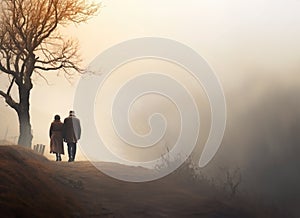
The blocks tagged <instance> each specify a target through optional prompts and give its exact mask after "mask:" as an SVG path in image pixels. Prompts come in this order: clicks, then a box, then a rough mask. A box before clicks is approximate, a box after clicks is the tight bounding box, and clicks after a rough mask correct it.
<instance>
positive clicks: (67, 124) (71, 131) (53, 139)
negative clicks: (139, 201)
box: [49, 111, 81, 162]
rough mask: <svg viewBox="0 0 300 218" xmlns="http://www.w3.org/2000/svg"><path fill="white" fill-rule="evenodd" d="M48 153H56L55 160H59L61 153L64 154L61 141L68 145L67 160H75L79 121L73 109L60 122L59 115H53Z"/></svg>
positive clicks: (79, 133) (78, 137) (79, 129)
mask: <svg viewBox="0 0 300 218" xmlns="http://www.w3.org/2000/svg"><path fill="white" fill-rule="evenodd" d="M49 135H50V153H54V154H56V161H61V156H60V155H61V154H64V146H63V142H66V143H67V145H68V155H69V162H73V161H74V160H75V155H76V143H77V141H78V140H79V139H80V135H81V127H80V121H79V119H78V118H77V117H76V116H75V112H74V111H70V113H69V116H68V117H67V118H66V119H65V120H64V122H63V123H62V122H61V121H60V116H59V115H55V116H54V121H53V122H52V123H51V126H50V131H49Z"/></svg>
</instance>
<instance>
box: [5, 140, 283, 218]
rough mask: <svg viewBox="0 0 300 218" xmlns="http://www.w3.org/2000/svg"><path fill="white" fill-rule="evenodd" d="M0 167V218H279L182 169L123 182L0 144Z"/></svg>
mask: <svg viewBox="0 0 300 218" xmlns="http://www.w3.org/2000/svg"><path fill="white" fill-rule="evenodd" d="M103 166H104V167H106V168H108V169H110V170H124V172H126V170H141V173H142V172H143V169H139V168H136V167H126V166H121V165H119V164H113V163H103ZM0 169H1V170H0V178H1V182H0V216H1V217H213V218H223V217H233V218H234V217H264V218H267V217H272V218H273V217H284V216H285V215H283V214H281V213H280V212H279V211H278V210H275V209H274V208H272V207H269V206H264V205H262V204H260V203H258V202H257V201H255V200H249V199H247V198H245V197H235V198H229V197H228V196H227V195H226V194H225V193H222V191H220V190H218V189H217V188H216V187H215V186H214V185H213V184H212V183H211V182H209V181H208V180H205V179H203V180H202V181H198V180H197V181H194V180H193V179H191V178H187V176H190V175H186V174H185V173H184V172H186V169H179V170H178V171H177V172H175V173H173V174H171V175H169V176H167V177H165V178H163V179H160V180H157V181H153V182H146V183H129V182H122V181H118V180H115V179H113V178H110V177H108V176H106V175H105V174H103V173H101V172H100V171H99V170H97V169H96V168H95V167H94V166H93V165H92V164H90V163H89V162H73V163H68V162H53V161H49V160H48V159H46V158H45V157H43V156H41V155H39V154H36V153H35V152H33V151H31V150H29V149H25V148H23V147H20V146H0ZM223 192H224V191H223Z"/></svg>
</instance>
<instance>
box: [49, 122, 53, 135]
mask: <svg viewBox="0 0 300 218" xmlns="http://www.w3.org/2000/svg"><path fill="white" fill-rule="evenodd" d="M52 129H53V124H52V123H51V125H50V129H49V137H50V138H51V135H52Z"/></svg>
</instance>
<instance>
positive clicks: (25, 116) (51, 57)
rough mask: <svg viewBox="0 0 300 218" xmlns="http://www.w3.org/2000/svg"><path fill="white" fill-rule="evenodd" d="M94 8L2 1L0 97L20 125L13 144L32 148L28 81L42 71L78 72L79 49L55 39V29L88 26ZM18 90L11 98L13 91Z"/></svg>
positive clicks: (76, 0) (60, 0)
mask: <svg viewBox="0 0 300 218" xmlns="http://www.w3.org/2000/svg"><path fill="white" fill-rule="evenodd" d="M98 10H99V4H96V3H87V2H86V0H1V3H0V73H2V74H3V73H4V74H6V75H7V77H8V81H9V84H8V85H7V89H5V90H0V96H2V97H3V98H4V99H5V102H6V103H7V104H8V105H9V106H10V107H11V108H13V109H14V110H15V111H16V112H17V115H18V120H19V131H20V135H19V139H18V144H20V145H24V146H31V142H32V133H31V124H30V113H29V110H30V104H29V100H30V92H31V90H32V88H33V82H32V76H33V75H34V74H37V75H40V76H42V77H43V75H42V72H44V71H56V70H63V71H64V72H65V73H66V74H69V75H70V74H73V73H75V72H81V71H82V70H81V69H80V66H79V63H80V59H79V55H78V45H77V43H76V41H74V40H67V39H66V38H65V37H63V36H62V35H60V33H59V31H58V28H59V27H60V26H66V25H68V24H71V23H75V24H79V23H82V22H85V21H87V20H88V19H89V18H91V17H92V16H93V15H95V14H96V13H97V12H98ZM14 86H16V87H17V88H18V96H16V97H15V98H13V96H12V94H11V90H12V88H13V87H14Z"/></svg>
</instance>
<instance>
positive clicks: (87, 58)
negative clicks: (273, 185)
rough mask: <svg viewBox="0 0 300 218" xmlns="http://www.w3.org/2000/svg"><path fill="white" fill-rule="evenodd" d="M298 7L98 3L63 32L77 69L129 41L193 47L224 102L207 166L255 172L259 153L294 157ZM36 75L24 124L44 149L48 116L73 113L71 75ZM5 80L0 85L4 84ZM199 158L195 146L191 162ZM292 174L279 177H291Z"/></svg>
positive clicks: (7, 129) (11, 119)
mask: <svg viewBox="0 0 300 218" xmlns="http://www.w3.org/2000/svg"><path fill="white" fill-rule="evenodd" d="M299 8H300V1H297V0H288V1H283V0H276V1H271V0H265V1H261V0H260V1H258V0H254V1H238V0H221V1H216V0H213V1H211V0H207V1H202V0H201V1H198V0H190V1H186V2H184V3H183V2H182V1H174V0H172V1H171V0H165V1H158V0H154V1H148V0H147V1H146V0H129V1H121V0H110V1H109V0H106V1H103V8H102V11H101V13H100V14H99V15H98V16H97V17H95V18H94V19H92V20H90V21H89V22H88V23H87V24H82V25H81V26H79V27H74V26H71V27H69V28H68V29H64V30H63V32H64V33H65V34H66V35H67V36H70V37H74V38H76V37H77V38H78V39H79V42H80V45H81V53H82V55H83V64H84V65H85V66H86V65H88V64H89V63H90V62H91V61H92V60H93V58H94V57H95V56H97V55H98V54H99V53H101V52H102V51H103V50H105V49H107V48H109V47H110V46H112V45H114V44H116V43H119V42H122V41H125V40H128V39H132V38H137V37H145V36H158V37H166V38H171V39H174V40H177V41H179V42H181V43H184V44H186V45H188V46H190V47H191V48H193V49H195V50H196V51H197V52H198V53H199V54H200V55H201V56H203V57H204V58H205V59H206V60H207V62H208V63H209V64H210V65H211V66H212V68H213V69H214V70H215V72H216V74H217V75H218V77H219V79H220V81H221V83H222V85H223V88H224V91H225V96H226V99H227V104H228V105H227V106H228V121H227V129H226V132H225V137H224V141H223V144H222V146H221V149H220V151H219V152H218V153H217V156H216V157H215V158H214V160H213V162H212V164H215V166H217V165H219V164H221V163H222V162H223V161H225V162H226V163H229V162H230V163H231V165H238V166H242V167H245V168H247V167H250V166H251V167H253V170H258V169H259V164H264V163H263V162H264V161H266V160H264V159H265V157H264V154H269V153H272V154H274V155H275V157H277V156H278V158H279V159H278V161H279V163H280V164H279V165H281V164H283V163H285V161H287V160H291V159H292V158H288V157H290V156H288V155H292V154H295V153H297V152H298V154H299V149H298V148H296V146H297V145H299V136H297V132H299V131H300V129H299V103H298V102H299V91H300V88H299V87H300V86H299V85H300V79H299V75H298V74H299V71H300V69H299V68H300V66H299V63H300V41H299V38H300V14H299V13H298V12H299ZM44 75H45V76H46V78H47V79H48V82H49V84H50V85H48V84H46V82H45V81H43V79H42V78H39V77H38V76H36V77H35V78H34V89H33V91H32V95H31V118H32V128H33V135H34V138H33V144H36V143H41V144H45V145H47V146H48V144H49V137H48V128H49V125H50V123H51V121H52V120H53V116H54V115H55V114H60V115H61V117H62V118H64V117H66V116H67V115H68V111H69V110H70V109H72V108H73V98H74V93H75V90H76V84H77V82H78V79H79V76H75V77H74V79H73V80H72V82H71V83H70V82H68V81H67V80H66V79H65V78H64V76H63V74H62V73H60V74H59V76H57V74H56V73H52V74H51V75H50V74H49V73H48V72H46V73H45V74H44ZM5 79H6V78H4V77H3V78H2V77H1V82H0V85H1V87H5V86H7V84H6V83H5ZM116 84H117V83H115V85H116ZM297 96H298V97H297ZM198 104H201V102H200V101H199V102H198ZM100 107H101V106H100ZM205 107H207V106H205ZM0 108H1V114H0V120H1V124H0V125H1V129H0V138H2V137H6V138H7V139H8V140H13V141H14V140H15V138H14V137H15V136H17V135H18V127H17V125H18V123H17V118H16V115H15V112H14V111H13V110H12V109H10V108H8V107H5V103H4V102H3V101H2V100H1V101H0ZM171 110H173V109H171ZM204 110H205V111H206V110H207V109H204ZM175 113H176V112H175ZM137 115H138V114H137ZM142 116H144V115H143V114H142ZM80 118H81V119H84V118H83V117H80ZM133 118H134V116H133ZM134 119H136V117H135V118H134ZM204 122H207V120H206V121H205V119H204ZM137 123H138V121H137ZM141 128H142V129H141V130H143V128H145V126H143V127H141ZM144 130H146V129H144ZM174 131H175V132H176V128H174ZM205 131H207V129H206V130H205ZM6 133H7V134H6ZM205 134H206V133H205ZM200 140H201V139H200ZM82 146H88V145H82ZM293 149H295V150H293ZM48 152H49V148H48V147H47V150H46V153H47V154H48ZM264 152H265V153H264ZM286 152H287V153H286ZM200 153H201V148H198V149H197V150H196V153H195V154H194V155H195V157H196V158H198V157H199V156H200ZM48 157H49V158H53V157H52V156H50V155H48ZM272 157H273V156H272ZM285 157H287V159H286V160H285ZM280 158H282V160H280ZM293 158H295V157H294V156H293ZM78 159H79V160H83V159H84V157H83V155H79V157H78ZM280 161H281V162H280ZM293 161H294V162H292V164H295V163H298V165H299V162H297V161H296V158H295V160H294V159H293ZM251 167H250V168H251ZM288 169H292V168H288ZM284 171H285V170H284ZM293 173H294V171H293V172H291V173H290V174H288V176H287V177H289V176H290V177H291V178H294V177H293V175H294V174H293ZM291 175H292V176H291Z"/></svg>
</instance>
